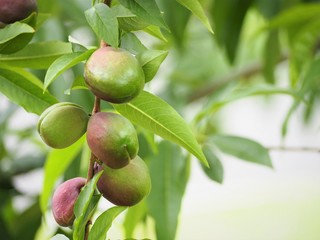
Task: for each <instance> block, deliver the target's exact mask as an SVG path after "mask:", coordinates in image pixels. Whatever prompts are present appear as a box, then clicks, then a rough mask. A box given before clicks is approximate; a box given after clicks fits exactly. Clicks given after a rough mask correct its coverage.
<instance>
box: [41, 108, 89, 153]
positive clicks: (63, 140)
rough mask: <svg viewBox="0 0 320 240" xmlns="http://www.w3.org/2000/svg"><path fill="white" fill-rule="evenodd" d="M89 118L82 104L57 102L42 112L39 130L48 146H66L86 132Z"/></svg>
mask: <svg viewBox="0 0 320 240" xmlns="http://www.w3.org/2000/svg"><path fill="white" fill-rule="evenodd" d="M88 120H89V116H88V114H87V113H86V112H85V110H84V109H83V108H82V107H81V106H79V105H77V104H74V103H69V102H62V103H57V104H54V105H52V106H51V107H49V108H47V109H46V110H45V111H44V112H43V113H42V114H41V116H40V119H39V122H38V132H39V134H40V136H41V138H42V139H43V141H44V142H45V143H46V144H47V145H48V146H50V147H52V148H66V147H68V146H70V145H72V144H73V143H75V142H76V141H77V140H78V139H79V138H80V137H81V136H82V135H83V134H84V133H85V132H86V128H87V123H88Z"/></svg>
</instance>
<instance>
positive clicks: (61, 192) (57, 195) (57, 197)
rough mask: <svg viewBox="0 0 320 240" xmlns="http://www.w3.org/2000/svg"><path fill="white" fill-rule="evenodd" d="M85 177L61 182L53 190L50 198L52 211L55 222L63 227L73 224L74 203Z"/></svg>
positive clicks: (84, 182)
mask: <svg viewBox="0 0 320 240" xmlns="http://www.w3.org/2000/svg"><path fill="white" fill-rule="evenodd" d="M85 184H86V179H85V178H81V177H77V178H72V179H70V180H68V181H65V182H63V183H62V184H61V185H60V186H59V187H58V188H57V189H56V191H55V192H54V194H53V198H52V213H53V216H54V219H55V220H56V222H57V223H58V224H59V225H60V226H63V227H68V226H71V225H72V224H73V221H74V218H75V216H74V213H73V208H74V204H75V202H76V200H77V198H78V196H79V194H80V191H81V188H82V187H83V186H84V185H85Z"/></svg>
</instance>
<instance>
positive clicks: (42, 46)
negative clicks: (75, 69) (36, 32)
mask: <svg viewBox="0 0 320 240" xmlns="http://www.w3.org/2000/svg"><path fill="white" fill-rule="evenodd" d="M71 52H72V48H71V44H70V43H65V42H59V41H48V42H37V43H31V44H29V45H28V46H26V47H25V48H24V49H22V50H21V51H19V52H16V53H14V54H10V55H4V54H0V63H5V64H9V65H11V66H15V67H22V68H35V69H47V68H48V67H49V66H50V65H51V64H52V63H53V62H54V61H55V60H56V59H57V58H59V57H60V56H62V55H64V54H68V53H71Z"/></svg>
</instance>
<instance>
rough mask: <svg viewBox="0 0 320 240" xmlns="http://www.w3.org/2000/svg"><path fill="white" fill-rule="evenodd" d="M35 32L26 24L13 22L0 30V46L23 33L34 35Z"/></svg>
mask: <svg viewBox="0 0 320 240" xmlns="http://www.w3.org/2000/svg"><path fill="white" fill-rule="evenodd" d="M34 32H35V30H34V29H33V28H32V27H30V26H29V25H28V24H25V23H21V22H15V23H13V24H9V25H8V26H7V27H5V28H3V29H0V45H1V44H3V43H6V42H8V41H10V40H12V39H14V38H15V37H17V36H19V35H20V34H23V33H34Z"/></svg>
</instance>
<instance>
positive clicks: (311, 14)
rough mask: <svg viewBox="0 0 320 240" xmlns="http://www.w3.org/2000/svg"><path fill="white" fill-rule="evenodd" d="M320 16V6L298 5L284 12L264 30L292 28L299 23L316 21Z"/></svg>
mask: <svg viewBox="0 0 320 240" xmlns="http://www.w3.org/2000/svg"><path fill="white" fill-rule="evenodd" d="M319 16H320V4H318V3H312V4H298V5H295V6H294V7H292V8H289V9H287V10H285V11H282V12H281V13H280V14H278V15H277V16H276V17H274V18H272V19H271V21H270V22H269V23H268V24H267V25H266V26H265V27H264V28H263V29H264V30H269V29H274V28H279V27H290V26H293V25H296V24H297V23H301V22H306V21H308V20H310V19H316V18H319Z"/></svg>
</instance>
